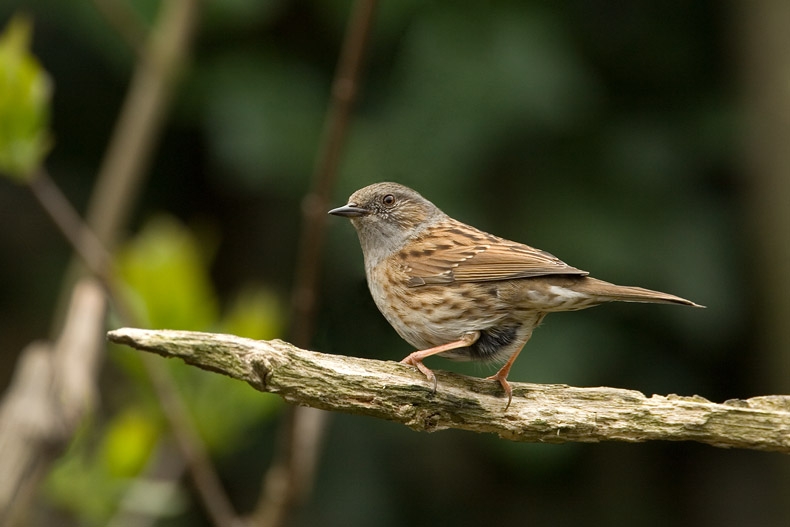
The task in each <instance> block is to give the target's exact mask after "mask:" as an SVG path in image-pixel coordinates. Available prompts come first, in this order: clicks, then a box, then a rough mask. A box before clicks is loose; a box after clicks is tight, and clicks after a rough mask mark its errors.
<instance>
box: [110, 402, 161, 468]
mask: <svg viewBox="0 0 790 527" xmlns="http://www.w3.org/2000/svg"><path fill="white" fill-rule="evenodd" d="M159 432H160V430H159V428H158V427H157V426H156V424H155V422H154V421H152V420H151V418H150V417H149V416H147V415H144V414H143V413H142V412H141V411H140V410H137V409H134V408H130V409H127V410H126V411H124V412H122V413H121V414H119V415H117V416H115V417H114V418H113V420H112V422H111V423H110V426H109V427H108V429H107V431H106V435H105V436H104V441H103V444H102V446H101V454H102V459H103V461H104V464H105V466H106V467H107V470H108V472H109V473H110V474H111V475H112V476H114V477H118V478H131V477H134V476H137V475H138V474H139V473H140V471H141V470H142V469H143V467H145V464H146V463H147V462H148V459H149V457H150V455H151V451H152V450H153V448H154V446H155V445H156V443H157V441H158V439H159Z"/></svg>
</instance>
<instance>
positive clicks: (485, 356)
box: [329, 182, 704, 411]
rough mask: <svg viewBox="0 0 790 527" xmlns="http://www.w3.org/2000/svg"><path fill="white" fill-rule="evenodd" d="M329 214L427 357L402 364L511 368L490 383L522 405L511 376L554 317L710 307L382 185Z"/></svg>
mask: <svg viewBox="0 0 790 527" xmlns="http://www.w3.org/2000/svg"><path fill="white" fill-rule="evenodd" d="M329 214H331V215H334V216H341V217H345V218H348V219H350V221H351V224H352V225H353V226H354V228H355V229H356V232H357V235H358V237H359V242H360V245H361V247H362V255H363V258H364V261H365V275H366V278H367V283H368V288H369V290H370V293H371V296H372V297H373V301H374V302H375V304H376V306H377V307H378V309H379V311H381V313H382V314H383V315H384V318H386V319H387V321H388V322H389V323H390V325H391V326H392V327H393V328H394V329H395V331H396V332H397V333H398V335H400V336H401V338H403V339H404V340H405V341H406V342H408V343H409V344H411V345H412V346H414V347H415V348H416V349H417V351H414V352H413V353H411V354H409V355H408V356H407V357H406V358H404V359H403V360H402V361H401V362H402V363H405V364H409V365H411V366H413V367H415V368H417V370H419V371H420V372H422V374H423V375H425V377H426V378H427V379H428V381H429V382H432V383H433V390H434V392H435V391H436V388H437V381H436V376H435V375H434V373H433V371H431V370H430V369H429V368H428V367H427V366H425V364H423V361H424V360H425V359H426V358H428V357H430V356H432V355H441V356H442V357H445V358H449V359H454V360H467V361H469V360H477V361H490V362H495V363H499V364H502V367H501V368H500V369H499V370H498V371H497V373H496V374H494V375H492V376H490V377H487V379H490V380H495V381H498V382H499V384H500V385H501V387H502V389H503V390H504V393H505V395H506V396H507V405H506V406H505V410H506V411H507V409H508V408H509V407H510V404H511V402H512V400H513V391H512V388H511V386H510V383H509V382H508V380H507V378H508V374H509V373H510V369H511V368H512V366H513V363H514V362H515V360H516V358H517V357H518V355H519V353H520V352H521V350H522V349H523V347H524V345H525V344H526V343H527V341H528V340H529V339H530V337H531V336H532V332H533V330H534V329H535V328H536V327H537V326H538V325H539V324H540V323H541V321H542V320H543V318H544V317H545V316H546V315H547V314H548V313H554V312H560V311H577V310H580V309H586V308H589V307H593V306H596V305H599V304H602V303H605V302H614V301H621V302H647V303H659V304H679V305H685V306H692V307H704V306H701V305H699V304H696V303H694V302H692V301H690V300H686V299H685V298H681V297H679V296H675V295H671V294H668V293H662V292H659V291H652V290H650V289H643V288H641V287H631V286H620V285H615V284H611V283H609V282H604V281H603V280H598V279H596V278H593V277H591V276H589V273H588V272H587V271H583V270H581V269H578V268H576V267H572V266H570V265H568V264H566V263H565V262H563V261H562V260H560V259H559V258H557V257H555V256H554V255H552V254H550V253H548V252H546V251H542V250H540V249H536V248H534V247H530V246H529V245H525V244H523V243H518V242H514V241H510V240H506V239H504V238H500V237H499V236H495V235H493V234H489V233H487V232H484V231H481V230H479V229H477V228H475V227H472V226H471V225H467V224H465V223H462V222H460V221H458V220H456V219H453V218H451V217H450V216H448V215H447V214H445V213H444V212H442V211H441V210H440V209H439V207H437V206H436V205H434V204H433V203H431V202H430V201H428V200H427V199H425V198H424V197H422V196H421V195H420V194H419V193H418V192H416V191H415V190H412V189H411V188H409V187H406V186H404V185H401V184H398V183H391V182H382V183H374V184H372V185H369V186H367V187H364V188H362V189H360V190H357V191H356V192H354V193H353V194H352V195H351V197H350V198H349V199H348V203H347V204H346V205H344V206H342V207H338V208H335V209H332V210H330V211H329Z"/></svg>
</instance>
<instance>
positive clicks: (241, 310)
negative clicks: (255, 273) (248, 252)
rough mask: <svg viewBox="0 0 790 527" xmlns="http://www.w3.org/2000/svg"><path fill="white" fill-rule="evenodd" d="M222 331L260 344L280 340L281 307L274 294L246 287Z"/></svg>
mask: <svg viewBox="0 0 790 527" xmlns="http://www.w3.org/2000/svg"><path fill="white" fill-rule="evenodd" d="M219 331H221V332H222V333H231V334H233V335H238V336H240V337H247V338H250V339H258V340H265V339H273V338H276V337H279V336H281V335H282V331H283V311H282V306H281V305H280V303H279V301H278V299H277V297H276V296H275V295H274V293H272V292H271V291H269V290H267V289H264V288H263V287H246V288H244V289H243V290H242V291H241V293H239V295H238V296H237V297H236V300H235V301H234V302H233V305H231V307H230V310H229V312H228V313H227V314H226V315H225V318H224V319H223V320H222V322H221V323H220V329H219Z"/></svg>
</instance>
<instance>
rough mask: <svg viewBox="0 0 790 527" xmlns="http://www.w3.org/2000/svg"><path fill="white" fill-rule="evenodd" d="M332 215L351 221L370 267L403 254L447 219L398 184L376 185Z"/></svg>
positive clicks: (359, 191)
mask: <svg viewBox="0 0 790 527" xmlns="http://www.w3.org/2000/svg"><path fill="white" fill-rule="evenodd" d="M329 214H333V215H335V216H344V217H346V218H349V219H350V220H351V224H352V225H353V226H354V228H355V229H356V230H357V234H358V235H359V243H360V245H362V253H363V254H364V255H365V261H366V264H367V265H375V264H376V263H378V262H379V261H380V260H381V259H383V258H386V257H387V256H389V255H390V254H392V253H394V252H396V251H399V250H400V249H401V248H402V247H403V246H404V245H405V244H406V243H407V242H408V241H409V240H410V239H412V238H413V237H414V236H415V235H417V234H418V233H420V232H421V231H422V230H423V229H425V228H426V227H429V226H431V225H433V224H435V223H436V222H437V221H439V220H441V219H442V218H444V217H446V216H445V214H444V213H443V212H442V211H441V210H439V208H438V207H437V206H436V205H434V204H433V203H431V202H430V201H428V200H427V199H425V198H423V197H422V196H421V195H420V194H418V193H417V192H416V191H414V190H412V189H410V188H409V187H405V186H403V185H399V184H398V183H374V184H373V185H369V186H367V187H365V188H362V189H359V190H357V191H356V192H354V193H353V194H352V195H351V197H350V198H348V204H347V205H345V206H343V207H338V208H336V209H332V210H330V211H329Z"/></svg>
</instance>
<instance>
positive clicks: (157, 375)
mask: <svg viewBox="0 0 790 527" xmlns="http://www.w3.org/2000/svg"><path fill="white" fill-rule="evenodd" d="M197 9H198V2H197V0H173V1H171V2H166V3H164V4H163V5H162V7H161V12H160V14H159V17H158V18H157V20H156V22H155V25H154V27H153V29H152V31H151V33H150V37H149V39H148V41H147V42H146V45H145V46H144V47H143V49H142V52H141V54H140V57H139V61H138V65H137V68H136V71H135V74H134V76H133V78H132V83H131V87H130V89H129V93H128V95H127V98H126V99H125V101H124V105H123V108H122V111H121V115H120V117H119V119H118V123H117V125H116V128H115V132H114V133H113V135H112V138H111V141H110V144H109V146H108V150H107V154H106V156H105V159H104V162H103V164H102V168H101V170H100V173H99V177H98V179H97V183H96V188H95V190H94V193H93V196H92V199H91V202H90V204H89V206H88V212H87V223H88V225H90V228H89V227H87V226H85V225H84V224H82V222H81V220H80V219H79V216H78V215H77V214H76V213H75V212H73V210H70V206H68V204H67V201H66V200H65V199H64V198H63V197H62V195H60V194H59V192H55V191H53V190H55V189H56V187H54V185H48V184H49V183H51V181H50V180H49V179H47V178H41V177H39V178H36V180H34V182H33V183H34V185H31V186H32V187H33V190H34V193H35V194H36V196H37V197H38V198H39V200H40V201H42V204H46V205H45V208H46V209H47V210H48V211H49V212H50V213H51V214H52V215H53V218H54V219H55V220H56V223H57V224H58V225H59V227H60V228H61V230H62V231H63V232H64V234H65V235H66V237H67V239H69V241H70V242H71V243H72V245H73V246H74V248H75V250H76V251H77V252H78V254H79V255H80V256H81V257H82V259H83V260H84V261H85V262H86V263H87V268H88V270H89V271H90V272H91V273H93V274H95V275H96V276H99V277H100V278H102V280H103V281H104V282H105V284H106V285H107V287H108V290H109V291H110V292H111V294H112V297H113V300H114V303H115V305H116V307H119V306H123V305H124V304H123V301H122V298H121V297H120V295H118V294H117V289H116V288H114V287H113V286H112V281H111V280H110V279H109V272H108V271H109V269H108V264H109V261H110V260H109V258H107V257H106V254H107V250H106V248H107V247H113V246H114V245H115V243H116V241H117V240H118V239H119V233H120V229H121V226H122V225H124V224H125V223H126V221H127V217H128V214H129V211H130V210H131V206H132V203H133V202H134V198H135V196H136V195H137V189H139V188H140V186H141V184H142V180H143V177H144V175H145V173H146V170H145V169H146V165H147V164H148V162H149V160H150V158H151V152H152V150H153V146H154V144H155V143H156V139H157V137H158V136H159V133H160V131H161V129H162V126H163V123H164V118H165V115H166V108H167V105H168V102H169V100H170V98H171V97H172V93H173V89H174V86H175V81H176V80H177V78H178V73H179V72H180V69H181V65H182V64H183V62H184V61H185V57H186V55H187V50H188V47H189V41H190V38H191V35H192V33H193V29H194V25H195V23H196V19H197ZM94 233H95V234H94ZM119 315H120V316H121V318H122V319H125V320H130V321H131V316H132V315H131V312H130V311H129V310H128V309H123V308H121V309H120V312H119ZM144 364H145V367H146V369H147V371H148V373H149V376H150V377H151V381H152V386H153V388H154V391H155V393H156V394H157V396H158V398H159V400H160V402H161V405H162V409H163V411H164V414H165V416H166V418H167V419H168V421H169V422H170V424H171V430H172V432H173V434H174V436H175V438H176V442H177V444H178V446H179V447H180V449H181V452H182V454H183V456H184V458H185V460H186V462H187V465H188V467H189V469H190V473H191V475H192V477H193V480H194V482H195V488H196V489H197V491H198V493H199V494H200V496H201V498H202V500H203V503H204V505H205V506H206V510H207V512H208V514H209V516H210V517H211V518H212V521H213V522H214V524H215V525H218V526H223V527H226V526H227V527H229V526H234V525H239V524H240V523H241V522H240V520H239V519H238V517H237V516H236V514H235V512H234V510H233V507H232V506H231V504H230V500H229V499H228V498H227V496H226V495H225V493H224V491H223V489H222V485H221V483H220V481H219V477H218V476H217V475H216V472H215V471H214V468H213V466H212V464H211V462H210V460H209V456H208V454H207V452H206V449H205V446H204V445H203V443H202V442H201V440H200V438H199V436H198V434H197V432H196V430H195V427H194V424H193V423H192V421H191V420H190V418H189V417H188V412H187V411H186V405H185V404H184V402H183V400H182V399H181V397H180V395H179V394H178V391H177V389H176V387H175V385H174V383H173V380H172V379H171V378H170V377H169V374H168V373H167V371H166V370H164V368H163V365H162V364H159V363H158V362H156V361H152V360H150V359H146V360H145V361H144Z"/></svg>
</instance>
